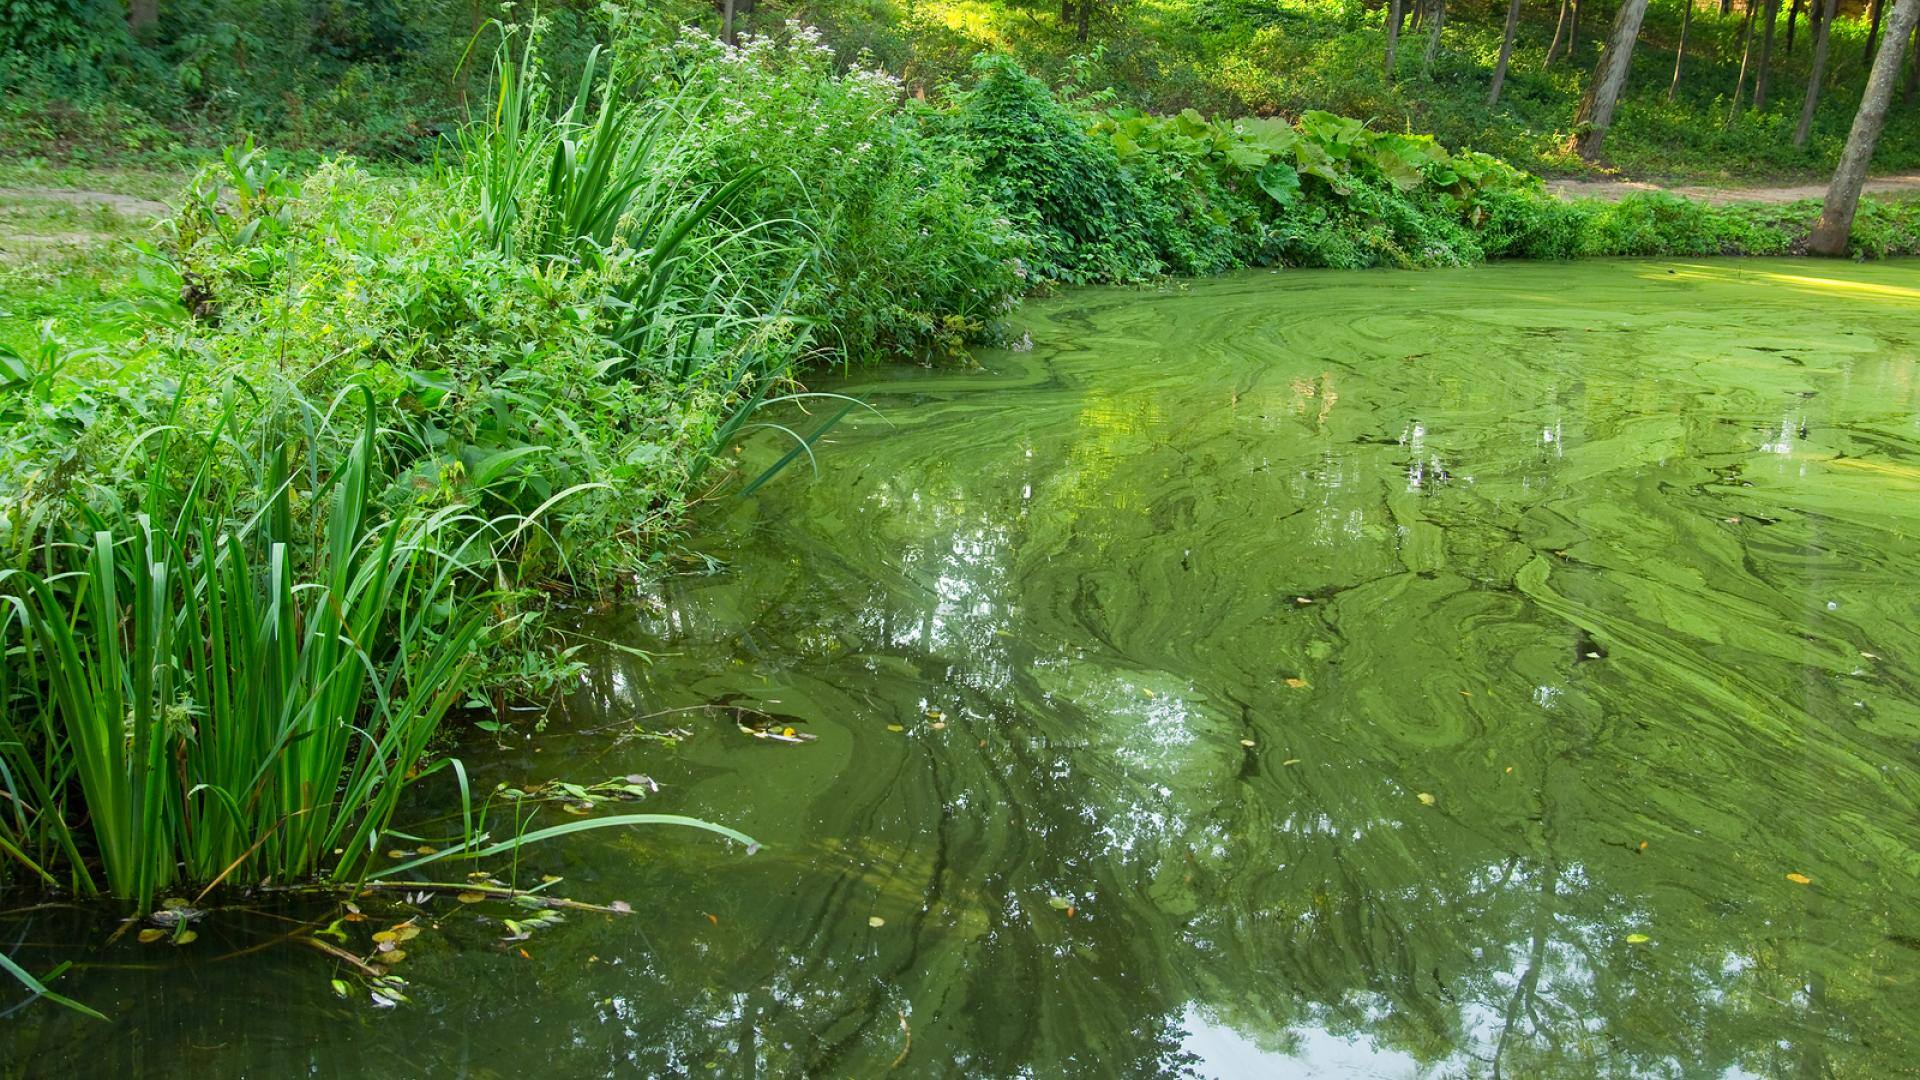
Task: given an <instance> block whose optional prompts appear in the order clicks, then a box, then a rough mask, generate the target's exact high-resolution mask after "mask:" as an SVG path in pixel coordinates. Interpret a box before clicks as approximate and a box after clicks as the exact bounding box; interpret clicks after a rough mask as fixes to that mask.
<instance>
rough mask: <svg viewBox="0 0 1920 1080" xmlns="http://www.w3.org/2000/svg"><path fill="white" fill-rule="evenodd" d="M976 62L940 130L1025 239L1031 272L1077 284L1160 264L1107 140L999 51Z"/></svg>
mask: <svg viewBox="0 0 1920 1080" xmlns="http://www.w3.org/2000/svg"><path fill="white" fill-rule="evenodd" d="M975 71H976V73H977V75H978V80H977V81H976V82H975V83H974V85H973V86H972V87H971V88H970V89H967V90H964V91H961V92H959V93H958V94H956V95H955V97H954V103H955V104H954V109H953V111H952V113H951V115H950V116H949V117H948V119H947V122H946V123H945V124H944V125H942V129H941V130H942V135H943V137H944V138H945V139H946V140H947V142H948V144H949V145H951V146H952V147H953V148H954V149H955V150H956V151H964V152H967V153H969V154H971V155H972V156H973V159H974V161H975V164H976V168H977V169H978V173H979V177H980V182H981V186H982V187H983V189H984V190H985V192H986V194H987V196H988V197H989V198H991V199H992V200H993V201H994V202H995V203H997V204H998V205H1000V206H1001V207H1003V208H1005V209H1006V211H1007V212H1008V214H1009V216H1010V217H1012V219H1013V222H1014V224H1015V225H1016V226H1017V227H1018V228H1019V229H1020V230H1021V231H1022V232H1024V233H1026V234H1027V236H1028V237H1029V239H1030V240H1031V241H1032V245H1033V246H1032V248H1031V250H1030V252H1029V255H1028V262H1029V264H1030V265H1031V267H1032V271H1033V273H1034V274H1035V276H1037V277H1040V278H1042V279H1045V280H1051V281H1065V282H1072V283H1079V282H1088V281H1138V280H1140V279H1142V278H1145V277H1149V276H1152V275H1154V274H1157V273H1159V272H1160V271H1161V270H1162V269H1163V264H1162V263H1161V261H1160V258H1159V256H1158V255H1157V254H1156V253H1155V251H1154V250H1153V243H1152V240H1151V238H1150V237H1149V235H1148V232H1147V227H1146V224H1145V222H1144V221H1143V220H1142V217H1141V214H1140V210H1139V207H1140V205H1141V203H1142V202H1143V201H1144V200H1145V198H1146V195H1145V193H1144V192H1143V191H1141V190H1140V188H1139V185H1137V184H1136V183H1135V182H1134V181H1133V179H1132V178H1131V177H1130V176H1129V175H1128V174H1127V173H1126V172H1124V171H1122V170H1121V168H1120V162H1119V160H1118V158H1117V157H1116V156H1115V154H1114V152H1113V150H1112V148H1111V147H1110V146H1108V145H1105V144H1103V143H1102V142H1101V141H1099V140H1096V139H1094V138H1093V137H1091V136H1090V135H1088V133H1087V131H1086V125H1085V121H1084V118H1083V117H1081V116H1078V115H1076V114H1075V113H1074V112H1073V111H1072V110H1071V109H1069V108H1068V107H1067V106H1066V105H1065V104H1063V103H1062V102H1061V101H1059V100H1058V99H1057V98H1055V97H1054V95H1053V93H1052V92H1051V91H1049V90H1048V89H1047V87H1046V86H1045V85H1044V84H1043V83H1041V82H1040V81H1039V80H1038V79H1035V78H1034V77H1033V76H1031V75H1029V74H1027V73H1026V72H1025V71H1024V70H1022V69H1021V68H1020V66H1019V65H1018V64H1016V63H1014V62H1013V61H1012V60H1010V59H1008V58H1007V57H1005V56H985V57H982V58H981V59H980V61H979V63H978V64H976V66H975Z"/></svg>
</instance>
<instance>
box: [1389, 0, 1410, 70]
mask: <svg viewBox="0 0 1920 1080" xmlns="http://www.w3.org/2000/svg"><path fill="white" fill-rule="evenodd" d="M1405 14H1406V10H1405V9H1404V8H1402V7H1401V6H1400V0H1387V59H1386V63H1385V65H1384V67H1385V70H1386V75H1387V81H1388V82H1392V81H1393V68H1394V63H1393V61H1394V53H1395V52H1396V51H1398V50H1399V48H1400V20H1401V18H1402V17H1403V16H1404V15H1405Z"/></svg>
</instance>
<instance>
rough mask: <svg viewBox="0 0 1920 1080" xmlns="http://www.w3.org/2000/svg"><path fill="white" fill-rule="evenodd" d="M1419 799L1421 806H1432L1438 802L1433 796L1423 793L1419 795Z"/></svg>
mask: <svg viewBox="0 0 1920 1080" xmlns="http://www.w3.org/2000/svg"><path fill="white" fill-rule="evenodd" d="M1419 799H1420V804H1421V805H1422V806H1432V805H1433V804H1434V803H1435V802H1437V801H1438V800H1437V799H1435V798H1434V797H1433V796H1431V795H1429V794H1427V793H1426V792H1424V791H1423V792H1421V793H1420V795H1419Z"/></svg>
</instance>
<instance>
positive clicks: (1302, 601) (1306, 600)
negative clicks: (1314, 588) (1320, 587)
mask: <svg viewBox="0 0 1920 1080" xmlns="http://www.w3.org/2000/svg"><path fill="white" fill-rule="evenodd" d="M1293 602H1294V603H1296V604H1311V603H1313V601H1312V600H1311V599H1310V598H1308V597H1305V596H1296V597H1294V598H1293Z"/></svg>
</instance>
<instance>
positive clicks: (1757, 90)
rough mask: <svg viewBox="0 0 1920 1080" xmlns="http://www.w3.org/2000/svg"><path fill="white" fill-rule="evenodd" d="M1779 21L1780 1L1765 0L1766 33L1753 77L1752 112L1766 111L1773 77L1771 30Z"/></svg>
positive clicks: (1761, 43)
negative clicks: (1768, 92)
mask: <svg viewBox="0 0 1920 1080" xmlns="http://www.w3.org/2000/svg"><path fill="white" fill-rule="evenodd" d="M1779 21H1780V0H1767V33H1766V36H1765V37H1764V38H1763V39H1762V40H1761V42H1760V70H1759V71H1758V72H1757V73H1755V74H1754V76H1753V111H1754V112H1765V111H1766V110H1767V84H1768V83H1770V82H1771V81H1772V78H1771V77H1772V75H1773V28H1774V26H1775V25H1776V24H1777V23H1779Z"/></svg>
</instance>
